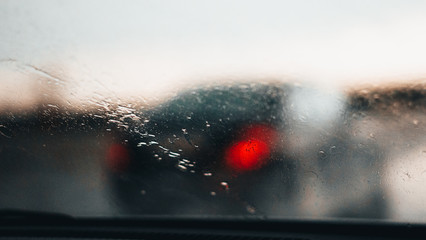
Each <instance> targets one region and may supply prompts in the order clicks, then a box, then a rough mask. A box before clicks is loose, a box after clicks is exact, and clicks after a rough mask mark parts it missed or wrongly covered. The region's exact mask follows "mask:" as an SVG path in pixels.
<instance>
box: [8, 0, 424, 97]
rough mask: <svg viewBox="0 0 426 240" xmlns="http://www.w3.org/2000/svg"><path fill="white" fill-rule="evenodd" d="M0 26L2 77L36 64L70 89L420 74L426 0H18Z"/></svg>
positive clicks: (148, 89)
mask: <svg viewBox="0 0 426 240" xmlns="http://www.w3.org/2000/svg"><path fill="white" fill-rule="evenodd" d="M0 36H1V37H0V59H1V62H0V74H2V75H3V76H8V77H2V80H1V81H3V82H6V81H8V79H9V80H10V79H12V78H11V77H10V76H13V79H17V78H20V77H21V75H22V76H24V77H25V76H26V75H28V74H27V73H26V72H25V71H26V69H27V70H28V71H30V70H29V69H28V65H31V66H33V67H36V68H40V69H43V70H45V71H47V72H48V73H52V74H53V75H54V76H56V77H58V78H61V79H65V80H66V81H67V82H68V84H69V85H70V89H71V90H70V91H71V92H72V93H73V95H74V96H75V95H81V96H83V95H90V94H92V93H93V91H98V92H102V91H114V92H115V93H117V94H130V95H132V94H133V95H138V94H140V95H146V96H149V95H150V94H151V95H152V94H157V93H160V92H165V91H168V90H170V89H175V86H176V84H178V83H185V84H186V83H191V84H193V83H201V82H206V81H207V82H208V81H213V79H214V81H217V80H218V79H219V80H220V79H227V78H239V79H245V78H283V79H284V78H290V79H297V80H302V81H308V82H316V83H320V84H321V85H324V84H325V85H339V86H341V85H346V84H353V83H359V82H367V81H371V80H374V81H383V80H386V81H389V80H397V81H404V80H406V79H413V78H418V77H423V76H426V61H425V59H424V58H425V56H426V46H425V43H426V1H405V0H399V1H396V0H383V1H372V0H356V1H343V0H326V1H315V0H311V1H267V0H262V1H247V0H235V1H229V0H223V1H221V0H214V1H199V0H180V1H176V0H167V1H159V0H155V1H101V0H98V1H30V0H27V1H17V0H13V1H1V2H0ZM10 60H13V62H11V61H10ZM17 70H19V71H17ZM17 72H19V74H18V73H17ZM16 74H18V75H19V76H17V75H16ZM26 83H27V82H26ZM70 83H71V84H70ZM13 84H15V87H16V88H19V89H21V87H17V86H16V81H15V80H14V83H13ZM9 85H10V83H9ZM9 92H10V91H9Z"/></svg>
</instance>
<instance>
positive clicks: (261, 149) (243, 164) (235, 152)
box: [226, 139, 270, 171]
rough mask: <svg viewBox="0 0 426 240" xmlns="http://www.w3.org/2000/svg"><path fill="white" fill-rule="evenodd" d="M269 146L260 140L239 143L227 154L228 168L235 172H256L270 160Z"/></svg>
mask: <svg viewBox="0 0 426 240" xmlns="http://www.w3.org/2000/svg"><path fill="white" fill-rule="evenodd" d="M269 155H270V149H269V146H268V145H267V144H266V143H265V142H263V141H260V140H257V139H251V140H246V141H239V142H237V143H236V144H234V145H232V146H231V147H230V148H229V149H228V151H227V152H226V161H227V164H228V166H230V167H231V168H233V169H235V170H243V171H244V170H254V169H257V168H259V167H260V166H262V165H263V164H264V163H265V161H266V160H267V159H268V158H269Z"/></svg>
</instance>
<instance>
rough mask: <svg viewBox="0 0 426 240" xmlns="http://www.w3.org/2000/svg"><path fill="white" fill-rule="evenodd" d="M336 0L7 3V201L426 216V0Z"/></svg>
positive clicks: (3, 74)
mask: <svg viewBox="0 0 426 240" xmlns="http://www.w3.org/2000/svg"><path fill="white" fill-rule="evenodd" d="M325 3H328V5H327V4H325ZM325 3H322V4H320V5H318V3H316V2H313V1H312V2H310V1H307V2H305V3H304V4H301V3H296V2H275V1H271V2H269V3H261V2H260V1H259V2H250V3H247V4H245V3H243V2H240V1H235V2H232V3H226V4H225V3H223V2H217V3H208V4H206V5H203V4H199V3H197V2H193V1H182V2H181V3H180V4H176V3H174V2H172V1H164V2H162V3H161V4H160V3H158V2H150V1H146V2H140V3H135V2H127V3H126V4H119V3H118V2H115V3H114V2H109V3H105V4H104V3H101V2H98V1H91V2H89V3H86V2H72V3H70V2H55V1H41V2H38V3H32V2H29V1H14V2H12V1H4V2H2V3H0V6H1V7H0V20H1V21H0V22H2V23H1V24H0V33H1V35H2V36H5V37H4V38H2V39H1V40H0V83H1V85H2V86H1V87H0V209H10V208H13V209H27V210H41V211H53V212H61V213H67V214H70V215H74V216H105V217H106V216H128V215H133V216H134V215H139V216H146V215H171V216H194V217H200V216H215V217H225V216H254V217H271V218H275V217H277V218H320V219H322V218H370V219H386V220H395V221H408V220H410V221H419V222H424V221H425V220H426V219H425V217H424V216H425V213H426V206H425V204H424V202H426V201H424V200H426V191H425V190H424V187H423V186H424V184H425V183H426V178H425V176H426V175H425V174H424V173H425V172H426V163H425V161H426V147H425V144H426V137H425V136H426V134H425V133H426V127H425V121H426V111H425V107H426V99H425V97H426V88H425V86H426V83H425V81H424V80H423V79H422V76H425V72H424V70H423V69H426V68H425V67H426V66H424V65H426V64H424V63H423V61H421V58H419V56H421V55H422V53H423V52H424V51H425V50H426V48H424V46H423V42H422V39H424V38H425V35H424V34H423V32H421V31H417V30H418V29H420V26H424V25H423V23H425V22H426V18H424V17H423V16H424V14H423V13H422V12H421V11H420V10H419V9H421V8H420V7H419V6H423V5H424V3H422V2H415V1H413V2H410V3H405V2H404V1H386V2H385V1H383V2H380V1H377V2H375V3H368V2H356V3H355V2H352V3H349V2H348V3H338V2H336V1H326V2H325ZM228 4H229V5H228ZM187 5H190V6H192V8H191V9H195V10H189V8H187V7H186V6H187ZM232 6H234V7H240V8H239V10H238V12H239V13H240V15H239V16H240V18H236V17H234V15H233V13H234V12H233V11H230V8H232ZM367 6H368V7H369V8H368V9H370V10H367ZM392 6H393V7H397V8H398V9H399V11H395V10H393V9H394V8H393V7H392ZM278 9H281V10H280V11H279V10H278ZM285 9H286V10H285ZM312 9H316V10H312ZM379 10H380V11H379ZM292 11H294V12H298V13H300V16H299V15H297V14H296V15H295V14H290V13H291V12H292ZM283 13H286V14H283ZM182 16H184V17H182ZM256 16H263V18H262V20H259V21H255V20H254V19H258V18H257V17H256ZM360 16H363V17H362V18H361V17H360ZM302 18H303V19H305V20H306V19H307V20H309V21H308V22H302V21H300V22H298V21H296V20H300V19H302ZM336 19H339V21H337V20H336ZM361 19H364V20H363V21H361ZM290 20H292V23H290V22H291V21H290ZM307 20H306V21H307ZM294 21H296V22H294ZM325 26H328V27H329V30H327V28H325ZM330 29H331V30H330ZM373 30H377V31H378V32H376V33H375V34H372V32H374V31H373ZM339 31H343V33H341V35H339V34H337V35H336V33H335V32H339ZM401 34H406V36H407V37H411V38H410V39H411V40H412V41H411V40H410V41H408V40H407V39H404V38H399V37H396V36H399V35H401ZM354 36H357V38H354ZM389 37H391V38H390V39H391V40H389ZM301 39H303V41H302V40H301ZM365 39H369V40H368V41H366V40H365ZM384 39H386V40H387V43H386V44H387V45H386V44H384V46H382V45H380V43H383V41H384ZM413 39H415V40H413ZM243 40H244V41H243ZM424 40H426V39H424ZM336 43H338V44H336ZM357 44H358V45H357ZM394 47H399V48H402V49H403V50H401V51H400V50H395V48H394ZM291 49H293V50H291ZM387 50H389V51H390V52H391V53H389V52H388V51H387ZM342 51H343V52H344V53H345V54H342V53H341V52H342ZM389 54H390V55H392V58H390V57H389V56H390V55H389Z"/></svg>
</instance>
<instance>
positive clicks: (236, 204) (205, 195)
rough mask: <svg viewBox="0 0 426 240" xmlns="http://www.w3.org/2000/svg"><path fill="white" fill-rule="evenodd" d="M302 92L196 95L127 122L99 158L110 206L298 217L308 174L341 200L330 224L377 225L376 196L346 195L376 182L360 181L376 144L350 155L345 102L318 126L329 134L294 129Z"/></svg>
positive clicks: (244, 90) (276, 87)
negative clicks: (103, 159)
mask: <svg viewBox="0 0 426 240" xmlns="http://www.w3.org/2000/svg"><path fill="white" fill-rule="evenodd" d="M302 90H303V88H302V87H298V86H294V85H285V84H259V83H257V84H239V85H229V86H215V87H209V88H198V89H195V90H189V91H186V92H183V93H181V94H179V95H177V96H176V97H174V98H173V99H171V100H169V101H168V102H166V103H164V104H161V105H159V106H158V107H156V108H154V109H152V110H149V111H144V112H141V113H140V120H139V121H131V120H128V122H127V127H126V129H124V130H123V131H120V132H119V133H118V136H119V137H117V138H116V140H115V143H114V144H113V145H111V147H110V148H109V151H108V154H107V165H108V168H109V180H110V182H111V185H112V186H113V187H112V189H113V193H112V194H113V196H114V197H115V199H116V201H117V205H118V206H119V207H120V208H121V210H122V211H123V212H124V213H127V214H184V215H185V214H187V215H194V214H195V215H198V214H199V215H201V214H202V215H241V214H242V215H250V214H255V215H268V216H274V215H278V216H283V215H284V216H292V215H297V216H300V215H303V214H301V212H303V211H304V210H303V207H304V202H303V201H304V197H303V196H305V195H306V191H307V190H305V187H306V185H307V184H309V181H308V179H310V178H312V176H316V178H319V179H321V181H320V182H322V184H323V186H324V188H326V189H325V190H324V191H325V192H326V191H330V199H332V198H333V193H335V192H338V193H339V194H340V195H341V193H342V192H345V194H346V195H347V196H346V197H345V196H339V200H338V201H342V200H341V199H345V198H349V199H348V200H347V201H344V203H340V205H338V206H332V207H334V208H335V209H333V210H330V211H331V213H330V214H332V215H333V216H346V217H383V216H384V215H385V212H384V210H383V209H385V201H384V200H383V199H382V194H383V192H382V190H381V189H380V188H376V187H374V184H371V185H372V186H373V187H371V186H369V189H367V190H360V189H355V190H354V191H351V190H350V186H351V185H352V184H355V185H356V184H357V182H358V180H359V179H362V178H364V179H367V180H369V181H370V180H371V182H374V181H378V179H377V178H375V179H371V174H369V171H376V170H377V169H376V168H377V167H375V166H377V164H375V163H374V162H378V161H380V159H377V154H376V152H377V151H378V149H377V146H375V145H374V144H369V145H368V149H360V148H358V147H357V146H358V144H360V143H359V142H354V140H353V139H351V138H350V137H349V136H348V132H350V130H348V126H350V123H348V121H347V119H348V118H347V116H350V115H351V114H352V113H353V111H354V110H353V109H351V107H348V106H347V105H346V102H344V103H343V105H344V106H343V110H342V111H341V112H338V114H337V116H334V118H335V119H334V121H332V122H330V123H327V124H328V125H329V126H331V128H330V129H331V130H330V131H332V132H327V133H323V132H322V131H312V134H310V133H309V131H310V129H309V128H312V126H311V125H309V124H306V126H304V125H303V124H302V125H301V124H299V125H298V126H297V127H296V123H295V122H298V121H299V122H300V121H301V122H303V121H305V119H302V120H303V121H302V120H300V119H295V118H297V114H296V113H295V110H294V104H296V103H293V102H294V101H295V100H294V97H293V96H294V94H297V93H298V92H300V91H302ZM330 114H331V113H330ZM316 117H317V116H313V118H314V119H315V118H316ZM314 122H315V121H314ZM295 129H299V132H300V131H302V132H303V131H306V132H307V135H306V133H305V135H303V138H305V139H306V138H307V139H308V140H312V141H313V143H309V146H307V147H305V149H303V150H302V151H299V152H298V151H296V150H295V149H294V148H293V147H291V145H292V144H290V143H291V141H290V140H291V138H292V139H295V138H297V137H300V135H301V134H300V133H299V132H297V130H295ZM300 129H301V130H300ZM309 138H312V139H309ZM316 138H318V139H320V141H317V142H315V139H316ZM308 140H305V142H306V141H308ZM308 142H309V141H308ZM293 145H294V144H293ZM352 145H353V146H355V147H353V146H352ZM366 171H367V172H366ZM336 172H338V173H339V174H340V175H339V176H336ZM373 175H374V174H373ZM336 178H337V180H336ZM339 178H342V179H344V180H342V179H340V180H339ZM373 178H374V177H373ZM352 181H353V182H352ZM330 189H331V190H330ZM342 189H345V190H342ZM354 192H355V194H357V195H358V196H357V197H350V195H351V194H354ZM335 198H338V197H335ZM382 200H383V201H382ZM330 202H332V201H330ZM331 205H333V203H331ZM341 209H344V210H341ZM347 209H352V210H350V211H347Z"/></svg>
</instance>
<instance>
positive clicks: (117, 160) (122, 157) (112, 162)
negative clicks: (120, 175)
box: [106, 144, 130, 171]
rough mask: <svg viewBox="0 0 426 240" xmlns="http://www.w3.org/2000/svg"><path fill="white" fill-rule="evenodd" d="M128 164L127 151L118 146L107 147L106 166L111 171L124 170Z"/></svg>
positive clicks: (128, 156)
mask: <svg viewBox="0 0 426 240" xmlns="http://www.w3.org/2000/svg"><path fill="white" fill-rule="evenodd" d="M129 163H130V155H129V151H128V150H127V148H126V147H124V146H122V145H120V144H113V145H111V146H110V147H109V149H108V152H107V157H106V164H107V166H108V168H109V169H111V170H113V171H123V170H126V169H127V167H128V166H129Z"/></svg>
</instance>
